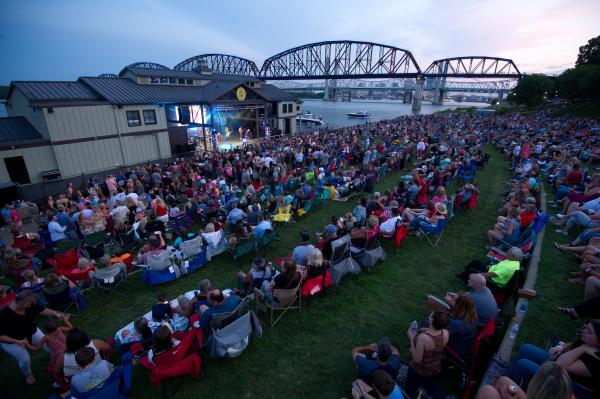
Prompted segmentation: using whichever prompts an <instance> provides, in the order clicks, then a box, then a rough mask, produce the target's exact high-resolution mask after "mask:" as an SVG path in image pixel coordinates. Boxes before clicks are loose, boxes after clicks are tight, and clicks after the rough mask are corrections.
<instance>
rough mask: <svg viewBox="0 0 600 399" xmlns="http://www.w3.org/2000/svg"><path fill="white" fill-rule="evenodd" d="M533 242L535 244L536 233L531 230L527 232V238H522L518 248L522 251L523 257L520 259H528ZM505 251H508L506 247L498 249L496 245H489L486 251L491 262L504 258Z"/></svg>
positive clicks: (533, 245)
mask: <svg viewBox="0 0 600 399" xmlns="http://www.w3.org/2000/svg"><path fill="white" fill-rule="evenodd" d="M535 244H536V234H535V231H533V230H531V231H530V232H529V236H528V237H527V238H525V240H523V242H522V243H521V245H520V246H519V248H520V249H521V252H523V258H522V259H521V261H524V260H527V259H529V257H530V256H531V251H532V250H533V248H534V247H535ZM506 251H508V249H506V248H505V249H500V248H498V247H491V248H490V250H489V251H488V253H487V257H488V258H489V259H490V260H491V261H492V262H493V263H498V262H502V261H503V260H505V259H506Z"/></svg>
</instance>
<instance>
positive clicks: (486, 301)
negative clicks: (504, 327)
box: [444, 273, 498, 327]
mask: <svg viewBox="0 0 600 399" xmlns="http://www.w3.org/2000/svg"><path fill="white" fill-rule="evenodd" d="M467 285H468V286H469V288H470V290H469V291H466V292H464V294H465V295H468V296H470V297H471V298H472V299H473V301H474V302H475V308H476V309H477V321H478V322H479V327H483V326H484V325H485V324H486V323H487V322H488V320H489V319H490V317H496V314H498V304H497V303H496V298H494V294H492V291H490V289H489V288H488V287H486V279H485V277H483V275H482V274H481V273H471V274H469V279H468V280H467ZM458 295H460V294H457V293H453V292H448V293H446V296H445V297H444V299H445V300H446V302H448V304H449V305H450V306H454V302H455V301H456V298H457V297H458Z"/></svg>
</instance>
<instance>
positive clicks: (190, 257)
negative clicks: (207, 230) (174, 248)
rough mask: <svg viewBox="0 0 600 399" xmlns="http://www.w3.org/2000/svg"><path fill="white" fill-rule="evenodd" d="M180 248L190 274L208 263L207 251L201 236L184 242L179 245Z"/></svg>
mask: <svg viewBox="0 0 600 399" xmlns="http://www.w3.org/2000/svg"><path fill="white" fill-rule="evenodd" d="M179 248H180V250H181V253H182V254H183V260H182V261H183V264H184V267H185V268H186V269H187V272H188V273H191V272H193V271H196V270H198V269H199V268H200V267H202V266H203V265H204V264H205V263H206V251H204V250H203V249H204V248H203V246H202V237H201V236H197V237H195V238H193V239H191V240H187V241H184V242H182V243H181V244H179Z"/></svg>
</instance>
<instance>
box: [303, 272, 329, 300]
mask: <svg viewBox="0 0 600 399" xmlns="http://www.w3.org/2000/svg"><path fill="white" fill-rule="evenodd" d="M329 287H333V281H331V274H330V273H329V270H327V269H325V268H323V274H322V275H321V276H317V277H313V278H311V279H309V280H306V281H304V283H302V288H301V289H300V295H301V296H302V298H304V299H305V300H308V304H309V305H310V303H311V302H312V299H313V298H314V297H315V296H316V295H317V294H318V293H320V292H324V291H325V289H327V288H329Z"/></svg>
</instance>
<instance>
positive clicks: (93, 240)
mask: <svg viewBox="0 0 600 399" xmlns="http://www.w3.org/2000/svg"><path fill="white" fill-rule="evenodd" d="M109 239H110V236H109V235H108V233H106V231H97V232H95V233H92V234H88V235H87V236H86V237H85V243H86V245H89V246H92V247H94V246H97V245H98V244H105V243H107V242H108V240H109Z"/></svg>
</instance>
